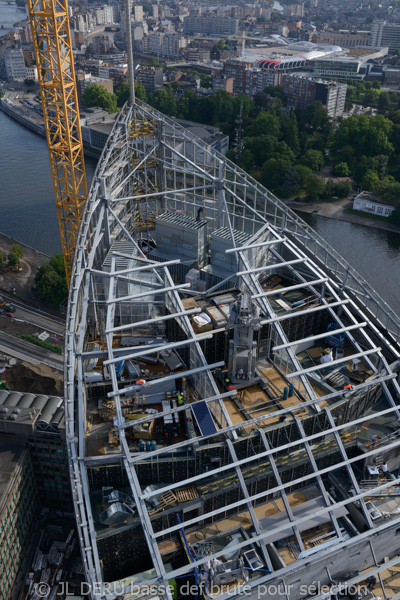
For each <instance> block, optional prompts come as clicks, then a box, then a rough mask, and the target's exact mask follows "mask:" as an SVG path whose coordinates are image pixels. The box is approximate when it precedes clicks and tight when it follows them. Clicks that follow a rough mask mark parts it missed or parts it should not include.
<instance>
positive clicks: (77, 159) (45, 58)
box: [28, 0, 87, 284]
mask: <svg viewBox="0 0 400 600" xmlns="http://www.w3.org/2000/svg"><path fill="white" fill-rule="evenodd" d="M28 9H29V17H30V22H31V28H32V36H33V46H34V51H35V59H36V64H37V67H38V78H39V85H40V95H41V100H42V107H43V117H44V124H45V129H46V137H47V144H48V148H49V155H50V166H51V174H52V178H53V185H54V191H55V196H56V205H57V215H58V223H59V227H60V234H61V244H62V251H63V255H64V262H65V271H66V275H67V282H68V284H69V281H70V275H71V267H72V261H73V258H74V252H75V247H76V241H77V237H78V231H79V225H80V221H81V216H82V212H83V208H84V205H85V201H86V197H87V187H86V174H85V164H84V157H83V143H82V134H81V128H80V121H79V107H78V99H77V93H76V83H75V70H74V57H73V54H72V42H71V32H70V26H69V17H68V5H67V0H28Z"/></svg>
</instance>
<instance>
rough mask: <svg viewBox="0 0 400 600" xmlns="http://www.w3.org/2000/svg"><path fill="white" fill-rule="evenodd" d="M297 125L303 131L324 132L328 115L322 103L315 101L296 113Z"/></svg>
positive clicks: (327, 122) (327, 124) (327, 123)
mask: <svg viewBox="0 0 400 600" xmlns="http://www.w3.org/2000/svg"><path fill="white" fill-rule="evenodd" d="M297 116H298V118H299V123H301V125H302V127H303V129H304V130H305V131H321V132H322V131H326V130H327V128H328V126H329V115H328V111H327V110H326V108H324V106H323V104H322V102H321V101H320V100H317V101H316V102H312V103H311V104H309V105H308V106H307V107H306V108H305V109H304V110H303V111H299V112H298V113H297Z"/></svg>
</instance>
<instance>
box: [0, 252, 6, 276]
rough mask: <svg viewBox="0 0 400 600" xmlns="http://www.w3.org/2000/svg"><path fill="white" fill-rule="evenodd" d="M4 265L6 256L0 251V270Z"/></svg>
mask: <svg viewBox="0 0 400 600" xmlns="http://www.w3.org/2000/svg"><path fill="white" fill-rule="evenodd" d="M5 265H6V258H5V256H4V254H3V253H2V252H1V251H0V271H2V270H3V269H4V267H5Z"/></svg>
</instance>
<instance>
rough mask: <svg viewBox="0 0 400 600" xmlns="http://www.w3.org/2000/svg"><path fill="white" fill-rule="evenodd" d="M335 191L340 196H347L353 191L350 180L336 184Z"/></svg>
mask: <svg viewBox="0 0 400 600" xmlns="http://www.w3.org/2000/svg"><path fill="white" fill-rule="evenodd" d="M333 193H334V195H335V196H337V197H338V198H346V197H347V196H348V195H349V194H350V193H351V183H350V181H339V182H338V183H335V184H334V188H333Z"/></svg>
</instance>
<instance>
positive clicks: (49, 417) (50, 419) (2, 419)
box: [0, 390, 71, 547]
mask: <svg viewBox="0 0 400 600" xmlns="http://www.w3.org/2000/svg"><path fill="white" fill-rule="evenodd" d="M0 436H1V437H2V438H3V437H4V438H6V436H7V443H8V442H10V441H11V440H18V441H23V442H24V443H26V444H27V446H29V448H30V452H31V460H32V464H33V469H34V472H35V478H36V486H37V489H38V493H39V497H40V503H41V506H47V507H49V508H53V509H56V510H60V511H70V510H71V495H70V483H69V476H68V466H67V456H66V446H65V419H64V404H63V400H62V399H61V398H58V397H56V396H44V395H38V394H30V393H20V392H8V391H6V390H1V391H0ZM0 547H1V546H0Z"/></svg>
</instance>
